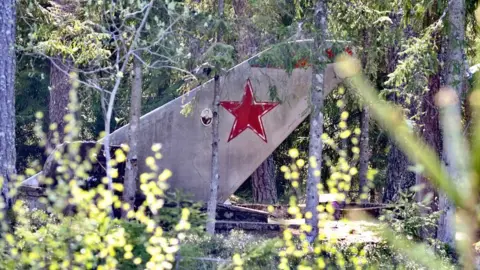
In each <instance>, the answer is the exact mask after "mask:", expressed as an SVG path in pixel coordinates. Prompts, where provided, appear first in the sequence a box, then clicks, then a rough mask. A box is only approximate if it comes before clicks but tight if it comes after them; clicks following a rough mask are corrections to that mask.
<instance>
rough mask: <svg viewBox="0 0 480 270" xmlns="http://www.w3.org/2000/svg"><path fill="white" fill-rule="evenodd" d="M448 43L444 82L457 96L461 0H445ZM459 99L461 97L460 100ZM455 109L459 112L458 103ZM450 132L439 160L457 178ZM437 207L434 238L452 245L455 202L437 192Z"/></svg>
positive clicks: (462, 19)
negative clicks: (438, 196)
mask: <svg viewBox="0 0 480 270" xmlns="http://www.w3.org/2000/svg"><path fill="white" fill-rule="evenodd" d="M448 26H449V27H448V47H447V52H446V60H447V61H446V63H447V73H446V77H445V81H446V84H447V85H448V86H449V87H451V88H453V89H454V90H455V92H456V94H457V95H458V97H459V98H461V97H462V96H463V95H462V94H463V93H462V90H463V85H464V74H465V68H466V67H465V64H464V63H465V61H464V60H465V51H464V43H465V0H456V1H449V2H448ZM460 102H461V101H460ZM457 105H458V106H457V108H456V110H458V113H459V114H460V104H457ZM451 136H452V134H449V133H445V134H443V153H444V155H443V160H444V162H445V167H446V169H447V171H448V173H449V174H450V175H451V179H457V181H461V179H458V178H461V177H460V176H461V175H462V172H461V171H460V168H458V167H457V166H456V165H458V164H456V160H454V159H453V157H454V155H453V154H452V153H451V151H452V149H451V145H450V143H451V141H452V138H451ZM439 209H440V210H442V214H441V216H440V219H439V223H438V231H437V238H438V239H439V240H441V241H443V242H444V243H447V244H449V245H450V246H455V206H454V205H453V203H452V202H451V201H450V200H449V199H448V198H447V197H446V195H445V194H444V193H440V198H439Z"/></svg>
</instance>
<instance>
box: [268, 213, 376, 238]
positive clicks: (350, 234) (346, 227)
mask: <svg viewBox="0 0 480 270" xmlns="http://www.w3.org/2000/svg"><path fill="white" fill-rule="evenodd" d="M269 223H271V224H281V225H288V226H289V227H291V229H290V230H291V231H292V233H293V234H299V233H300V230H299V228H298V227H299V226H300V225H302V224H305V220H304V219H288V220H275V219H270V220H269ZM377 229H378V224H376V223H375V222H369V221H347V220H339V221H333V220H332V221H325V222H324V226H322V227H320V234H321V235H323V236H325V239H326V240H327V239H328V240H333V239H336V240H339V241H345V242H349V243H378V242H380V241H381V239H380V237H379V236H378V234H377V233H376V232H375V231H376V230H377Z"/></svg>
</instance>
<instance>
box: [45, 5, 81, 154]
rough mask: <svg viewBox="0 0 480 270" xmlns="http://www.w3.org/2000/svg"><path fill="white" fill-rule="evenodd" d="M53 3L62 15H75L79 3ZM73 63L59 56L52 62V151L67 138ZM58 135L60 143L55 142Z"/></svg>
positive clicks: (50, 104) (49, 138)
mask: <svg viewBox="0 0 480 270" xmlns="http://www.w3.org/2000/svg"><path fill="white" fill-rule="evenodd" d="M53 3H54V4H55V5H57V6H58V9H59V12H61V14H62V15H65V16H67V15H68V14H74V13H75V8H76V7H77V3H76V2H75V1H71V0H54V1H53ZM72 65H73V63H72V60H71V59H69V58H68V57H67V58H66V57H64V56H62V55H57V56H55V57H54V58H52V59H51V60H50V101H49V105H48V110H49V113H48V114H49V120H50V125H52V124H56V126H57V128H56V129H55V130H50V129H49V132H48V146H49V148H50V149H53V148H55V146H56V145H58V144H61V143H63V140H64V137H65V126H66V125H67V122H66V121H65V116H66V115H67V114H68V113H69V109H68V104H69V103H70V95H69V93H70V90H71V89H72V85H71V83H70V75H69V73H70V71H71V67H72ZM55 133H57V134H58V141H53V140H54V138H56V136H54V134H55Z"/></svg>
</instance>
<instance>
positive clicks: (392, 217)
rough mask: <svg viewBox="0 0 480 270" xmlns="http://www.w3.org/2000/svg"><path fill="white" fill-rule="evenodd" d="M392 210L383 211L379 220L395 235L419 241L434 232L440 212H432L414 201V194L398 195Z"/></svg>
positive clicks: (425, 205)
mask: <svg viewBox="0 0 480 270" xmlns="http://www.w3.org/2000/svg"><path fill="white" fill-rule="evenodd" d="M400 195H401V197H400V199H399V200H398V201H397V202H396V203H397V205H396V206H395V208H394V209H393V210H384V211H383V213H382V216H380V218H379V220H381V221H384V222H386V223H387V224H388V225H389V226H390V227H391V228H392V229H393V231H395V232H396V233H399V234H402V235H405V236H406V237H407V238H409V239H413V240H415V241H419V240H422V239H424V236H425V235H428V234H429V233H431V232H435V231H436V229H437V222H438V218H439V216H440V212H439V211H437V212H432V209H431V207H429V206H428V204H423V203H418V202H415V201H414V194H403V193H402V194H400Z"/></svg>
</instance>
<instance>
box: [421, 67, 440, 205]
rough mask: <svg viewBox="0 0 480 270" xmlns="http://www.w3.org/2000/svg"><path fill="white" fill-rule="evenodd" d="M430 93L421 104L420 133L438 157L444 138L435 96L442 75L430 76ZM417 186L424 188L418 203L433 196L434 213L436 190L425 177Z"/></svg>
mask: <svg viewBox="0 0 480 270" xmlns="http://www.w3.org/2000/svg"><path fill="white" fill-rule="evenodd" d="M428 89H429V90H428V92H426V93H425V94H424V95H423V97H422V104H421V112H422V114H421V118H420V125H421V126H422V129H421V130H420V133H421V134H422V137H423V139H424V140H425V142H426V143H427V145H428V146H430V147H431V148H432V149H434V150H435V151H436V152H437V153H438V156H441V153H442V138H441V131H440V119H439V112H438V109H437V107H436V106H435V105H434V104H435V96H436V95H437V93H438V91H439V90H440V74H439V73H437V74H435V75H433V76H430V78H429V79H428ZM416 185H419V186H422V187H423V188H422V190H420V191H419V192H418V193H417V195H416V196H417V201H423V200H424V199H425V197H426V196H427V195H428V194H430V195H432V201H431V203H430V207H431V208H432V210H433V211H436V210H437V209H438V205H437V203H438V202H437V201H436V200H437V199H436V197H437V194H436V190H435V188H434V187H433V186H432V185H431V184H430V181H429V180H428V179H427V178H426V177H425V176H423V175H419V177H417V181H416Z"/></svg>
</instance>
